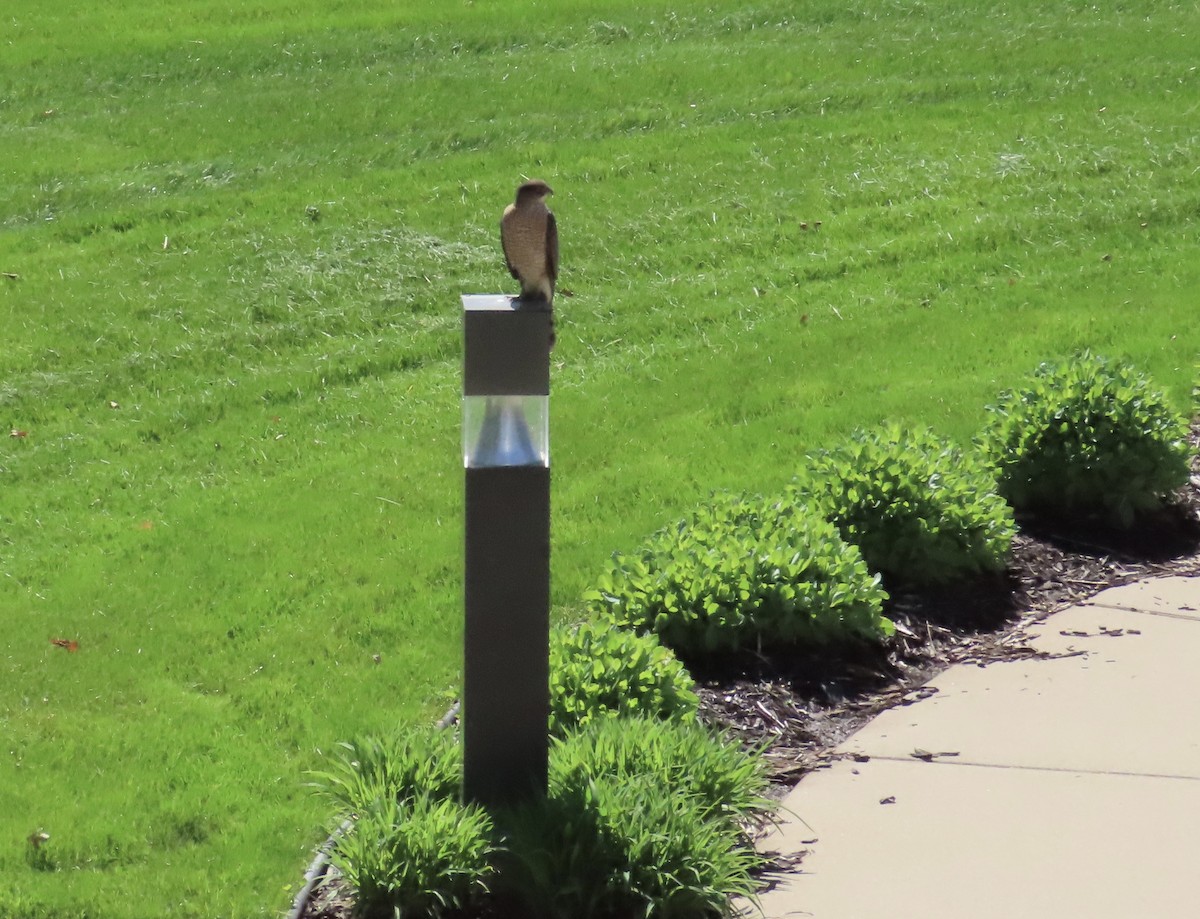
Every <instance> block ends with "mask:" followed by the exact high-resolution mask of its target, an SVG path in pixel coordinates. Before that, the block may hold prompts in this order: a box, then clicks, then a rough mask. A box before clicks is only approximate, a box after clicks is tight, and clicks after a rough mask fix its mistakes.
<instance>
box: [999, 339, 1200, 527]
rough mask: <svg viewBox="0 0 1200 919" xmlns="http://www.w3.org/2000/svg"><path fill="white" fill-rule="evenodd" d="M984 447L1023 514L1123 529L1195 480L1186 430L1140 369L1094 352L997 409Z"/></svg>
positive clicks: (1050, 372) (1008, 396) (1040, 376)
mask: <svg viewBox="0 0 1200 919" xmlns="http://www.w3.org/2000/svg"><path fill="white" fill-rule="evenodd" d="M989 412H990V414H991V418H990V420H989V422H988V424H987V426H986V427H985V428H984V431H983V433H982V434H981V436H980V441H981V443H982V445H983V447H984V449H985V450H986V452H987V453H988V455H989V456H990V458H991V460H992V462H993V463H994V464H995V466H996V469H997V472H998V480H999V489H1000V493H1001V494H1003V495H1004V496H1005V497H1006V498H1007V499H1008V500H1009V502H1010V503H1011V504H1012V506H1013V507H1014V508H1016V509H1017V510H1018V511H1033V512H1043V513H1045V512H1050V513H1066V514H1078V515H1088V516H1091V515H1099V516H1103V517H1106V518H1108V519H1109V520H1110V521H1111V522H1114V523H1117V524H1120V525H1122V526H1128V525H1130V524H1131V523H1132V522H1133V521H1134V519H1135V517H1136V516H1137V514H1138V513H1140V512H1143V511H1147V510H1151V509H1153V508H1155V507H1158V506H1161V504H1162V502H1163V499H1164V498H1165V497H1166V496H1167V495H1168V494H1169V493H1170V492H1172V491H1174V490H1175V489H1176V488H1179V487H1180V486H1182V485H1183V484H1185V483H1186V482H1187V480H1188V460H1189V447H1188V438H1187V433H1188V432H1187V424H1186V422H1185V420H1184V419H1183V418H1182V417H1181V416H1179V415H1178V414H1177V413H1175V412H1174V411H1172V410H1171V408H1170V406H1169V404H1168V403H1167V400H1166V397H1165V396H1164V395H1163V394H1162V393H1161V392H1158V391H1157V390H1155V389H1153V388H1152V386H1151V384H1150V381H1149V380H1148V379H1147V378H1146V377H1145V376H1143V375H1142V374H1140V373H1138V372H1136V371H1134V370H1133V369H1132V368H1130V367H1128V366H1125V365H1121V364H1114V363H1112V362H1110V361H1108V360H1105V359H1104V358H1101V357H1096V356H1093V355H1091V354H1089V353H1087V352H1084V353H1083V354H1079V355H1076V356H1075V357H1073V358H1072V359H1070V360H1068V361H1067V362H1065V363H1064V364H1062V365H1061V366H1055V365H1053V364H1042V365H1041V366H1040V367H1039V368H1038V369H1037V371H1036V372H1035V373H1034V374H1033V376H1032V377H1031V378H1030V380H1029V381H1028V383H1027V384H1026V385H1025V386H1024V387H1023V388H1020V389H1016V390H1012V391H1009V392H1006V393H1004V394H1002V395H1001V397H1000V399H999V401H998V402H997V404H996V405H994V406H989Z"/></svg>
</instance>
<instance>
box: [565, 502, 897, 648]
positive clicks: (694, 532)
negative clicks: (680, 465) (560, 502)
mask: <svg viewBox="0 0 1200 919" xmlns="http://www.w3.org/2000/svg"><path fill="white" fill-rule="evenodd" d="M886 596H887V595H886V594H885V593H884V591H883V589H882V588H881V587H880V584H879V578H878V576H876V575H873V574H871V572H870V571H868V569H867V566H866V564H865V563H864V562H863V559H862V556H861V555H860V553H859V551H858V550H857V549H855V548H854V547H853V546H850V545H848V544H847V543H846V542H845V541H844V540H843V539H842V538H841V536H840V535H839V534H838V532H837V530H836V529H835V528H834V526H833V525H832V524H830V523H829V522H828V521H827V520H825V519H823V518H822V517H821V516H820V514H818V513H815V512H813V511H812V509H811V508H809V507H808V506H807V505H806V504H804V503H796V502H793V501H789V500H782V501H778V502H769V501H766V500H764V499H761V498H718V499H714V500H713V501H712V502H711V503H710V504H708V505H706V506H704V507H701V508H700V509H699V510H697V511H696V512H695V513H693V514H692V515H691V516H690V517H688V518H687V519H686V520H683V521H681V522H680V523H678V524H677V525H675V526H673V527H670V528H668V529H665V530H661V531H660V532H658V533H656V534H655V535H654V536H652V537H650V539H649V540H648V541H647V542H646V543H645V544H644V545H643V546H642V548H641V549H639V550H638V551H636V552H634V553H632V554H629V555H622V554H617V555H614V556H613V561H612V564H611V566H610V568H609V570H608V571H607V572H606V573H605V574H604V575H603V576H602V577H601V578H600V579H599V582H598V583H597V585H596V587H595V588H594V589H592V590H590V591H588V592H587V593H586V594H585V599H586V600H587V602H588V603H589V605H590V607H591V609H592V610H593V612H594V613H595V614H596V615H597V616H598V617H601V618H603V619H607V620H608V621H609V622H612V623H614V624H616V625H619V626H622V627H626V628H630V629H634V630H635V631H638V632H653V633H654V634H656V635H658V637H659V638H660V639H661V640H662V641H663V643H664V644H666V645H668V646H669V647H671V648H673V649H674V650H675V651H676V652H677V653H679V654H680V655H681V656H683V657H684V658H685V659H686V658H688V657H689V656H696V655H705V654H711V653H713V652H723V651H734V650H738V649H742V648H760V647H768V646H773V647H788V646H795V645H799V644H827V643H836V642H845V641H850V640H861V639H868V640H872V641H874V640H879V639H882V638H884V637H886V636H887V635H890V634H891V632H892V624H891V623H890V622H889V621H888V620H887V619H885V618H884V616H883V614H882V609H883V601H884V599H885V598H886Z"/></svg>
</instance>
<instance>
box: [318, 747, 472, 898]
mask: <svg viewBox="0 0 1200 919" xmlns="http://www.w3.org/2000/svg"><path fill="white" fill-rule="evenodd" d="M341 747H342V750H341V751H340V753H339V754H337V755H336V756H335V757H334V758H333V763H332V765H331V767H330V768H329V769H328V770H326V771H323V772H314V773H312V776H313V779H314V781H313V782H312V785H313V787H315V788H316V789H317V790H318V791H319V792H321V793H322V794H324V795H326V796H327V797H330V798H332V799H333V800H334V802H336V804H337V805H338V807H339V810H340V811H341V816H349V817H351V818H352V823H351V826H350V827H349V828H348V829H347V831H346V832H344V833H341V834H339V835H337V836H336V837H335V842H334V845H333V848H332V850H331V853H330V857H331V860H332V861H333V863H334V864H335V865H337V867H338V868H339V870H340V871H341V872H342V874H343V875H344V876H345V877H346V880H347V881H348V882H349V883H350V884H351V885H353V887H354V888H355V889H356V891H357V898H356V901H355V907H356V911H357V913H358V914H359V915H361V916H364V917H374V916H381V917H384V916H386V917H389V919H391V917H393V916H408V915H419V916H436V915H440V914H441V913H443V912H447V911H450V910H455V909H461V908H463V907H465V906H466V905H467V904H468V903H470V902H471V901H472V900H473V899H474V898H476V897H477V896H479V895H481V894H483V893H484V892H486V890H487V886H486V881H487V879H488V877H489V876H490V875H491V874H492V872H493V870H494V868H493V862H492V857H493V854H494V845H493V840H494V833H493V829H492V823H491V818H490V817H488V816H487V814H486V813H484V812H483V811H482V810H481V809H479V808H478V807H475V806H471V805H464V804H462V803H460V802H459V791H460V786H461V774H462V755H461V750H460V747H459V746H458V744H457V743H455V741H454V737H453V735H452V734H451V733H450V732H449V731H438V730H434V729H432V728H431V729H425V730H410V731H403V732H397V733H395V734H392V735H389V736H387V737H382V738H381V737H366V738H363V739H360V740H355V741H352V742H349V743H343V744H341Z"/></svg>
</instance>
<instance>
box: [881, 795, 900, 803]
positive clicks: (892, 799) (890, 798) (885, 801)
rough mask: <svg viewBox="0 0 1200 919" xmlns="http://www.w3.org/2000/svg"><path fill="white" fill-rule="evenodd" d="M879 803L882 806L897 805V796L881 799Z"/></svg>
mask: <svg viewBox="0 0 1200 919" xmlns="http://www.w3.org/2000/svg"><path fill="white" fill-rule="evenodd" d="M879 803H880V804H895V803H896V796H895V795H888V796H887V797H886V798H880V799H879Z"/></svg>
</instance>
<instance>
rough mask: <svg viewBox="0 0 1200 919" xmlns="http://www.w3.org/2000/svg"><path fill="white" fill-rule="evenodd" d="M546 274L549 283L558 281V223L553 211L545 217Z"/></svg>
mask: <svg viewBox="0 0 1200 919" xmlns="http://www.w3.org/2000/svg"><path fill="white" fill-rule="evenodd" d="M546 274H548V275H550V283H552V284H553V283H554V282H555V281H557V280H558V221H557V220H555V219H554V212H553V211H551V212H550V213H549V214H547V215H546Z"/></svg>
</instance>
